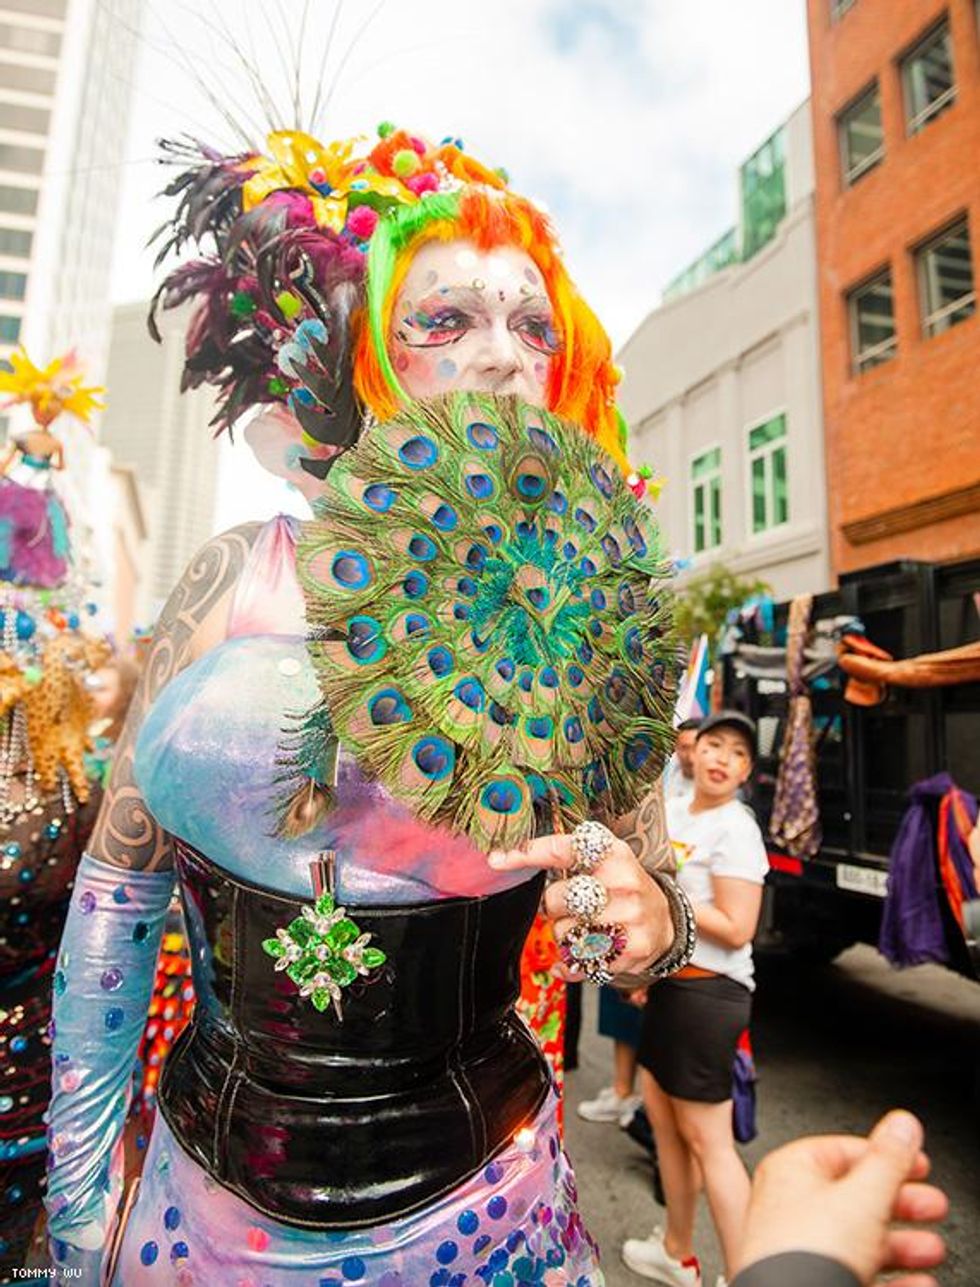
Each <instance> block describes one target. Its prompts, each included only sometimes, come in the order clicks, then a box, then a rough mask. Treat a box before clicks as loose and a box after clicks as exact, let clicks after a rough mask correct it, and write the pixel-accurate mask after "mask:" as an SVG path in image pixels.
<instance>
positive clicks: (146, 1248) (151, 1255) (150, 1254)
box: [140, 1242, 160, 1265]
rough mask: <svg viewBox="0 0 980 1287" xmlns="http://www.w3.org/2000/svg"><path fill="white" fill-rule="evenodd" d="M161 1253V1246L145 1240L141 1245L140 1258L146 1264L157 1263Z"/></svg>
mask: <svg viewBox="0 0 980 1287" xmlns="http://www.w3.org/2000/svg"><path fill="white" fill-rule="evenodd" d="M159 1254H160V1248H159V1247H158V1246H157V1244H156V1243H155V1242H144V1243H143V1245H142V1247H140V1260H141V1261H142V1262H143V1264H144V1265H152V1264H155V1263H156V1258H157V1256H159Z"/></svg>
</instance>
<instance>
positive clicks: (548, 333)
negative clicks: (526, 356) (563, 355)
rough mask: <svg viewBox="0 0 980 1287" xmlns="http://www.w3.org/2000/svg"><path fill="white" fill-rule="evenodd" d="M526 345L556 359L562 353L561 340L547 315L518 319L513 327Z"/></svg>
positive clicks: (536, 351)
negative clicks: (556, 355)
mask: <svg viewBox="0 0 980 1287" xmlns="http://www.w3.org/2000/svg"><path fill="white" fill-rule="evenodd" d="M511 329H512V330H514V331H516V332H517V334H518V335H519V336H520V337H521V339H522V340H523V341H524V343H525V344H526V345H527V346H528V347H529V348H532V349H533V350H534V351H535V353H546V354H547V355H548V356H549V357H554V356H555V354H556V353H560V352H561V340H560V339H559V338H558V332H557V331H556V330H555V324H554V322H553V321H552V319H551V317H550V316H548V315H546V314H535V315H534V316H531V317H521V318H518V320H517V321H516V322H514V323H513V324H512V326H511Z"/></svg>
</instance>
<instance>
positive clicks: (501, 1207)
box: [487, 1193, 507, 1220]
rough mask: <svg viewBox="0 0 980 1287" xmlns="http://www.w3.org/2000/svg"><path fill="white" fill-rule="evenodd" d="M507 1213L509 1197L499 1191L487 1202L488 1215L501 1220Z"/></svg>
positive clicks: (492, 1218)
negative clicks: (501, 1194)
mask: <svg viewBox="0 0 980 1287" xmlns="http://www.w3.org/2000/svg"><path fill="white" fill-rule="evenodd" d="M506 1214H507V1199H506V1198H504V1197H501V1196H500V1194H499V1193H498V1194H497V1195H496V1197H493V1198H491V1199H490V1201H489V1202H488V1203H487V1215H488V1216H489V1217H490V1219H491V1220H500V1219H502V1218H503V1217H504V1216H505V1215H506Z"/></svg>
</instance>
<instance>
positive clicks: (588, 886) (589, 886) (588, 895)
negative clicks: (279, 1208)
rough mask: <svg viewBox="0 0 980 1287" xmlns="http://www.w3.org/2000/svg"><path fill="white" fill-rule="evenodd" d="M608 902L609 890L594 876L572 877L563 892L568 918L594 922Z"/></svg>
mask: <svg viewBox="0 0 980 1287" xmlns="http://www.w3.org/2000/svg"><path fill="white" fill-rule="evenodd" d="M608 902H609V890H608V889H606V887H605V885H604V884H603V883H602V881H601V880H599V879H598V878H597V877H595V876H573V877H572V879H571V880H570V881H569V882H568V888H567V889H566V890H565V906H566V907H567V908H568V914H569V916H578V917H580V918H581V919H582V920H585V921H591V920H594V919H595V918H596V917H597V916H598V915H599V913H600V912H601V911H603V910H604V908H605V906H606V904H607V903H608Z"/></svg>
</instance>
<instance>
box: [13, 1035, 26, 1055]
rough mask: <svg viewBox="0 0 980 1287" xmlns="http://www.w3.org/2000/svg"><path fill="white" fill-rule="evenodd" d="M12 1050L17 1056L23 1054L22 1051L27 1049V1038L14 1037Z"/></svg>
mask: <svg viewBox="0 0 980 1287" xmlns="http://www.w3.org/2000/svg"><path fill="white" fill-rule="evenodd" d="M10 1049H11V1050H12V1051H13V1053H14V1054H15V1055H19V1054H21V1052H22V1051H24V1050H26V1049H27V1038H26V1037H14V1039H13V1041H12V1042H11V1043H10Z"/></svg>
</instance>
